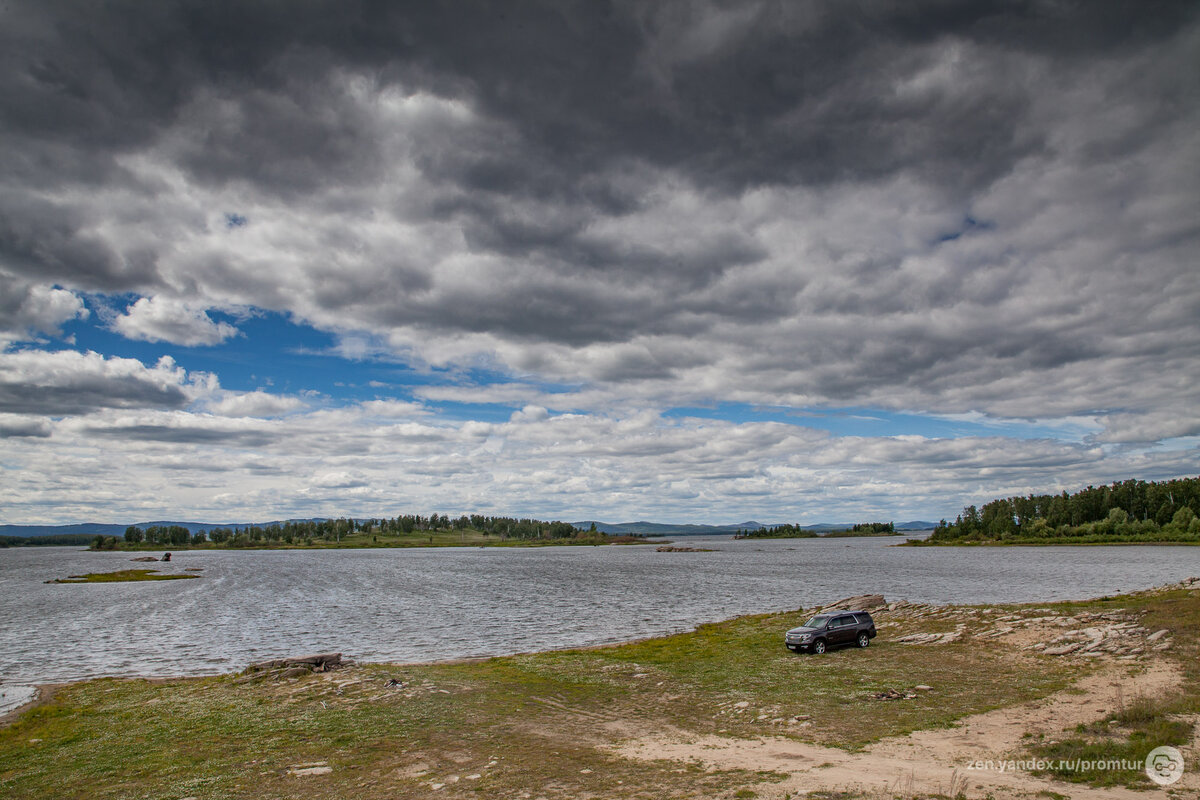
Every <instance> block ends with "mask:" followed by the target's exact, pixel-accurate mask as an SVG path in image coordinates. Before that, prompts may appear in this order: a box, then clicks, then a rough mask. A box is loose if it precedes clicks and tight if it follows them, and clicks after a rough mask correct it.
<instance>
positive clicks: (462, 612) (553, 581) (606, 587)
mask: <svg viewBox="0 0 1200 800" xmlns="http://www.w3.org/2000/svg"><path fill="white" fill-rule="evenodd" d="M899 540H900V539H899V538H898V537H897V538H894V539H893V538H861V539H789V540H740V541H734V540H733V539H731V538H727V537H712V538H709V537H704V538H701V537H678V538H677V539H676V544H677V545H682V546H694V547H712V548H716V549H717V552H710V553H658V552H655V549H654V547H653V546H641V545H639V546H629V547H623V546H613V547H549V548H437V549H394V550H315V551H301V550H276V551H261V550H260V551H253V550H251V551H191V552H187V551H185V552H179V553H176V554H175V556H174V558H173V560H172V561H171V562H170V563H167V564H147V565H141V564H132V563H130V559H131V558H132V557H133V556H135V555H144V554H132V553H120V552H110V553H89V552H87V551H85V550H81V549H79V548H66V547H54V548H12V549H7V550H3V549H0V680H2V681H3V686H0V688H2V689H5V690H11V692H12V693H14V694H15V693H16V692H17V689H16V688H15V687H17V686H18V685H22V684H32V683H42V682H51V681H67V680H76V679H81V678H90V677H97V676H106V675H146V676H172V675H202V674H211V673H220V672H229V671H235V670H240V669H242V668H244V667H245V666H246V665H247V664H249V663H251V662H253V661H259V660H263V659H267V658H272V657H277V656H286V655H297V654H303V653H311V652H319V651H331V650H336V651H341V652H343V653H345V654H346V655H347V656H349V657H352V658H354V659H356V660H359V661H397V662H411V661H429V660H438V659H450V658H462V657H467V656H486V655H499V654H508V653H517V652H527V651H533V650H546V649H552V648H564V647H573V646H579V645H594V644H602V643H608V642H618V641H622V640H628V639H635V638H640V637H646V636H657V635H662V634H667V633H673V632H678V631H683V630H688V629H691V628H693V627H695V626H696V625H698V624H700V623H703V622H710V621H715V620H722V619H728V618H730V617H733V616H737V615H740V614H749V613H757V612H765V611H777V610H786V609H795V608H800V607H808V606H812V605H814V604H817V603H822V602H827V601H832V600H836V599H838V598H841V597H845V596H848V595H854V594H864V593H880V594H883V595H885V596H886V597H887V598H888V599H889V600H899V599H905V600H911V601H916V602H929V603H994V602H1041V601H1049V600H1064V599H1082V598H1088V597H1095V596H1100V595H1104V594H1110V593H1115V592H1121V591H1131V590H1135V589H1144V588H1149V587H1151V586H1157V585H1160V584H1165V583H1170V582H1176V581H1180V580H1183V579H1184V578H1187V577H1190V576H1192V575H1200V547H1177V546H1176V547H1172V546H1163V547H1158V546H1155V547H1074V548H1072V547H1012V548H1003V549H1001V548H908V547H892V546H891V545H894V544H896V542H897V541H899ZM135 566H150V567H157V568H158V569H160V570H161V571H163V572H182V571H183V570H184V569H185V568H187V567H200V568H202V569H203V571H202V572H200V573H198V574H199V575H201V576H202V578H201V579H200V580H192V581H163V582H154V583H114V584H83V585H62V584H58V585H55V584H45V583H43V581H45V580H49V579H53V578H60V577H66V576H67V575H72V574H77V573H83V572H107V571H114V570H118V569H126V568H130V567H135ZM780 633H781V635H782V631H781V632H780Z"/></svg>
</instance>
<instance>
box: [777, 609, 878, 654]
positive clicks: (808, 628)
mask: <svg viewBox="0 0 1200 800" xmlns="http://www.w3.org/2000/svg"><path fill="white" fill-rule="evenodd" d="M874 638H875V620H873V619H871V615H870V614H868V613H867V612H866V611H822V612H821V613H820V614H817V615H816V616H815V617H813V618H812V619H810V620H809V621H808V622H806V623H804V624H803V625H801V626H800V627H799V628H792V629H791V630H790V631H788V632H787V633H786V634H784V637H783V643H784V644H785V645H787V649H788V650H791V651H792V652H795V653H799V652H800V651H801V650H807V651H809V652H810V653H816V654H817V655H820V654H821V653H824V652H825V651H826V650H827V649H829V648H831V647H842V646H844V645H855V646H857V647H866V646H868V645H869V644H871V640H872V639H874Z"/></svg>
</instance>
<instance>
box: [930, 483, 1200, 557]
mask: <svg viewBox="0 0 1200 800" xmlns="http://www.w3.org/2000/svg"><path fill="white" fill-rule="evenodd" d="M1197 509H1200V477H1198V478H1177V479H1174V480H1168V481H1140V480H1126V481H1119V482H1114V483H1113V484H1112V485H1111V486H1088V487H1087V488H1086V489H1082V490H1080V491H1078V492H1075V493H1074V494H1070V493H1068V492H1065V491H1064V492H1062V494H1043V495H1034V494H1031V495H1029V496H1028V497H1008V498H1004V499H999V500H992V501H991V502H989V503H985V504H984V505H983V506H982V507H981V508H976V507H975V506H967V507H966V508H964V509H963V511H962V513H961V514H959V515H958V517H957V518H956V519H955V520H954V522H952V523H947V522H946V520H942V521H941V522H939V523H938V525H937V527H936V528H935V529H934V531H933V534H932V535H930V537H929V539H927V540H926V542H925V543H926V544H976V543H1003V544H1050V543H1053V544H1101V543H1121V542H1129V543H1137V542H1148V543H1153V542H1159V543H1166V542H1187V543H1191V542H1197V543H1200V517H1197V515H1196V510H1197Z"/></svg>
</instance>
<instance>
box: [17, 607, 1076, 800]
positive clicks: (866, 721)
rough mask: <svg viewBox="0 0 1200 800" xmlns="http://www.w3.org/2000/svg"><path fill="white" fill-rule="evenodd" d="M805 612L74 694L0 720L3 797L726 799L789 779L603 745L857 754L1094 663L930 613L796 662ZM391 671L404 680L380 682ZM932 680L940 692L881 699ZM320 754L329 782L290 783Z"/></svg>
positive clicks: (1057, 684)
mask: <svg viewBox="0 0 1200 800" xmlns="http://www.w3.org/2000/svg"><path fill="white" fill-rule="evenodd" d="M808 615H809V612H802V611H795V612H789V613H783V614H765V615H756V616H750V617H743V618H739V619H735V620H730V621H727V622H721V623H715V624H711V625H704V626H701V627H700V628H699V629H697V630H696V631H694V632H690V633H683V634H678V635H675V636H668V637H664V638H659V639H652V640H647V641H642V642H634V643H630V644H624V645H620V646H616V647H605V648H596V649H584V650H570V651H560V652H550V653H540V654H531V655H521V656H513V657H506V658H493V659H488V660H485V661H480V662H473V663H458V664H428V665H415V666H400V665H386V664H378V665H363V666H358V667H350V668H347V669H344V670H341V671H337V672H332V673H326V674H315V675H309V676H304V677H300V678H294V679H289V680H283V681H271V680H262V681H255V682H248V683H244V682H239V677H238V676H223V677H217V678H193V679H183V680H172V681H166V682H151V681H145V680H111V679H109V680H98V681H89V682H86V683H80V684H75V685H71V686H68V687H65V688H64V689H62V690H61V691H60V692H59V694H58V695H57V696H56V697H55V698H54V699H53V700H52V701H50V702H49V703H47V704H45V705H42V706H40V707H37V708H35V709H33V710H31V711H29V712H27V713H25V714H24V715H23V716H21V717H20V719H19V720H18V721H17V722H16V723H15V724H13V725H10V726H9V727H6V728H3V729H0V796H5V797H22V798H88V799H89V800H91V799H92V798H96V799H97V800H106V799H116V798H135V797H138V798H140V797H164V798H166V797H175V798H179V797H197V798H202V800H216V798H267V799H268V800H270V799H271V798H290V797H299V796H305V797H312V798H325V797H329V798H333V797H346V796H355V797H361V798H364V799H365V800H383V799H384V798H388V799H389V800H390V799H393V798H424V797H427V796H429V795H430V792H431V791H432V789H431V786H430V784H431V783H435V782H436V783H445V784H446V786H445V787H444V788H443V789H441V790H440V791H438V796H439V797H452V798H462V797H470V798H474V797H493V796H507V797H515V796H518V795H520V793H521V792H526V791H527V792H530V793H531V794H532V795H533V796H535V797H536V796H538V795H539V794H547V793H548V794H551V795H556V796H568V797H587V796H592V797H605V798H609V797H612V798H686V797H697V796H701V797H720V798H728V797H732V796H734V794H735V793H736V792H739V791H760V790H761V787H762V785H763V784H764V783H773V782H775V781H777V780H781V779H782V778H783V777H784V776H783V775H781V774H778V773H771V774H759V773H755V772H750V771H746V770H713V771H706V770H704V769H702V768H700V767H698V766H689V765H680V764H679V763H675V762H639V761H633V760H629V759H622V758H618V757H617V756H615V755H614V754H612V752H611V751H610V750H609V749H608V748H607V745H608V744H610V743H612V742H613V741H616V740H619V739H622V738H624V737H628V736H634V735H640V734H643V733H645V732H647V731H662V730H674V731H684V732H691V733H694V734H695V735H705V734H719V735H725V736H758V735H763V734H769V735H781V736H787V737H792V738H798V739H804V740H809V741H814V742H821V743H825V744H832V745H838V746H842V747H846V748H851V749H854V748H859V747H861V746H863V745H864V744H866V743H868V742H871V741H875V740H877V739H879V738H882V737H885V736H893V735H899V734H904V733H906V732H909V731H912V730H918V729H923V728H930V727H941V726H948V725H952V724H953V723H954V722H955V720H957V719H959V718H961V717H963V716H965V715H968V714H972V713H976V712H980V711H985V710H988V709H991V708H996V707H1000V706H1004V705H1007V704H1011V703H1013V702H1016V701H1021V702H1024V701H1026V700H1029V699H1033V698H1036V697H1041V696H1045V695H1047V694H1049V693H1051V692H1054V691H1056V690H1058V689H1060V688H1062V687H1064V686H1065V685H1067V684H1068V683H1069V682H1070V681H1071V680H1072V679H1074V678H1075V677H1077V676H1079V675H1080V674H1081V672H1082V670H1083V669H1085V668H1084V667H1080V666H1078V665H1074V664H1072V663H1070V662H1068V661H1066V660H1063V659H1053V658H1051V657H1042V656H1035V655H1029V654H1022V653H1014V652H1013V651H1012V650H1011V649H1009V648H1008V647H1007V646H1004V645H1000V644H996V643H993V642H989V641H973V640H970V639H967V640H964V641H960V642H956V643H954V644H948V645H938V646H931V647H923V646H906V645H901V644H896V643H895V642H894V641H892V640H894V639H895V638H896V637H897V636H899V635H902V634H904V633H912V632H917V631H933V630H941V629H945V628H946V627H947V626H952V624H953V623H952V622H948V621H946V620H938V619H935V618H924V619H920V620H914V619H904V620H898V622H899V625H898V626H897V627H889V628H884V629H882V632H881V635H880V637H879V638H878V639H876V640H875V642H874V643H873V644H872V646H871V647H869V648H867V649H865V650H858V649H846V650H839V651H833V652H830V653H827V654H825V655H823V656H808V655H797V654H793V653H790V652H789V651H787V650H786V649H784V647H783V645H782V635H783V631H784V630H786V629H787V628H789V627H793V626H795V625H797V624H799V623H800V622H801V621H803V620H804V619H805V618H806V617H807V616H808ZM879 619H880V620H881V621H883V620H884V619H886V614H881V615H879ZM390 679H395V680H397V681H400V682H402V683H403V684H404V685H403V687H402V688H399V689H389V688H387V686H386V684H387V682H388V680H390ZM920 683H925V684H929V685H931V686H933V687H934V690H933V691H932V692H924V693H920V694H919V695H918V696H917V697H915V698H914V699H912V700H906V701H896V702H884V701H877V700H872V699H871V698H870V695H871V694H873V693H875V692H879V691H882V690H885V689H889V688H896V689H904V688H908V687H912V686H914V685H916V684H920ZM742 703H745V706H744V707H742V708H739V704H742ZM795 715H808V717H809V719H808V720H806V723H807V724H805V725H797V724H792V725H788V724H781V723H780V722H775V721H774V720H785V719H787V718H789V717H793V716H795ZM321 761H323V762H326V763H327V764H328V765H329V766H330V767H331V768H332V770H333V771H332V772H331V773H330V774H329V775H323V776H314V777H297V776H294V775H289V774H288V769H289V767H293V766H295V765H298V764H304V763H312V762H321ZM468 775H479V776H481V777H479V778H478V779H474V780H467V778H466V776H468ZM452 777H458V778H460V780H459V781H458V782H454V783H451V782H450V778H452ZM546 787H554V788H553V790H552V791H551V790H548V789H547V788H546ZM756 787H758V789H756Z"/></svg>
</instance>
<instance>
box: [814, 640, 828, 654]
mask: <svg viewBox="0 0 1200 800" xmlns="http://www.w3.org/2000/svg"><path fill="white" fill-rule="evenodd" d="M812 651H813V654H814V655H818V656H819V655H821V654H822V653H824V652H825V640H824V639H817V640H816V641H815V642H813V643H812Z"/></svg>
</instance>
